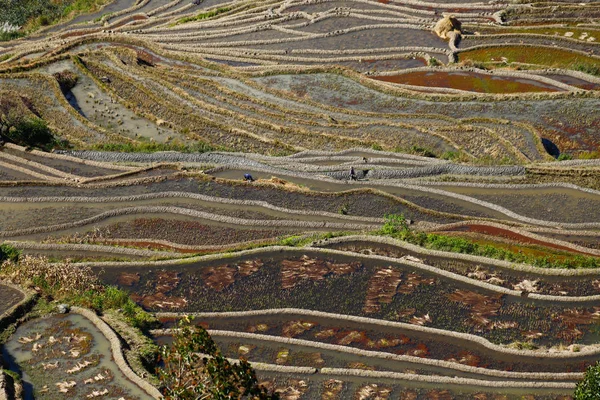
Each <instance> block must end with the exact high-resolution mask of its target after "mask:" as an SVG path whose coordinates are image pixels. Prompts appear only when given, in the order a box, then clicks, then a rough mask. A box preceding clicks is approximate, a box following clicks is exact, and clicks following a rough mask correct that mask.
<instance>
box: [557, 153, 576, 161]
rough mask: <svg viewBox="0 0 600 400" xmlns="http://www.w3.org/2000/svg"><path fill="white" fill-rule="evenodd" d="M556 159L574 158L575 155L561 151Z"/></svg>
mask: <svg viewBox="0 0 600 400" xmlns="http://www.w3.org/2000/svg"><path fill="white" fill-rule="evenodd" d="M556 159H557V160H558V161H566V160H572V159H573V156H572V155H570V154H567V153H561V154H560V155H559V156H558V157H557V158H556Z"/></svg>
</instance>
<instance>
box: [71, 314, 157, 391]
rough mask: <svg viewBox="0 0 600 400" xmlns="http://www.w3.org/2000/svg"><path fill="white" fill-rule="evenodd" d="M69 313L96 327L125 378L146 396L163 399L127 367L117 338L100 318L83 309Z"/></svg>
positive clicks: (153, 388) (154, 389)
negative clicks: (107, 342) (88, 321)
mask: <svg viewBox="0 0 600 400" xmlns="http://www.w3.org/2000/svg"><path fill="white" fill-rule="evenodd" d="M71 312H74V313H77V314H79V315H82V316H84V317H85V318H87V319H89V320H90V321H91V322H92V323H93V324H94V325H95V326H96V328H98V330H100V332H102V334H103V335H104V336H105V337H106V339H107V340H108V341H109V342H110V347H111V352H112V356H113V359H114V360H115V363H116V364H117V366H118V367H119V369H120V370H121V372H122V373H123V374H124V375H125V376H126V377H127V379H129V380H130V381H132V382H133V383H135V384H136V385H138V386H139V387H140V388H142V389H143V390H144V391H145V392H146V393H148V395H150V396H152V398H154V399H162V398H163V396H162V395H161V394H160V392H159V391H158V389H156V388H155V387H154V386H152V385H151V384H150V383H148V382H146V381H145V380H143V379H142V378H140V377H139V376H137V375H136V374H135V372H133V370H132V369H131V367H129V365H128V364H127V361H125V357H124V356H123V347H122V343H121V341H120V339H119V337H118V336H117V335H116V333H115V332H114V331H113V330H112V329H111V328H110V326H108V324H107V323H106V322H104V321H102V319H100V317H98V316H97V315H96V314H95V313H94V312H93V311H90V310H88V309H85V308H81V307H71Z"/></svg>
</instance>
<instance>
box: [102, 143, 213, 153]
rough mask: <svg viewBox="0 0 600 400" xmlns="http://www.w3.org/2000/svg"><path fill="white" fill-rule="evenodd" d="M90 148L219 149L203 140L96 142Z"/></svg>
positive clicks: (127, 150) (130, 150)
mask: <svg viewBox="0 0 600 400" xmlns="http://www.w3.org/2000/svg"><path fill="white" fill-rule="evenodd" d="M92 150H98V151H116V152H120V153H155V152H157V151H179V152H182V153H206V152H208V151H215V150H221V149H219V148H217V147H214V146H211V145H209V144H208V143H205V142H196V143H194V144H183V143H177V142H175V143H156V142H135V143H98V144H95V145H94V146H92Z"/></svg>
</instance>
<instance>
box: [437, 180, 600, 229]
mask: <svg viewBox="0 0 600 400" xmlns="http://www.w3.org/2000/svg"><path fill="white" fill-rule="evenodd" d="M440 189H443V190H447V191H451V192H454V193H460V194H465V195H468V196H471V197H474V198H477V199H480V200H484V201H488V202H491V203H494V204H498V205H501V206H503V207H506V208H508V209H510V210H513V211H515V212H518V213H520V214H524V215H527V216H529V217H532V218H539V219H546V220H550V221H557V222H558V221H564V222H575V223H577V222H594V221H600V212H598V210H600V208H599V207H600V194H598V193H590V192H585V191H582V190H576V189H570V188H565V187H548V188H544V187H539V188H522V189H519V188H516V189H512V188H501V187H499V188H495V189H492V188H489V189H484V188H476V187H459V186H444V187H440ZM517 210H518V211H517Z"/></svg>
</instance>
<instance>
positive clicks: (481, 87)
mask: <svg viewBox="0 0 600 400" xmlns="http://www.w3.org/2000/svg"><path fill="white" fill-rule="evenodd" d="M373 79H377V80H380V81H384V82H391V83H401V84H403V85H414V86H427V87H446V88H452V89H459V90H467V91H471V92H480V93H520V92H552V91H560V90H561V89H559V88H557V87H555V86H552V85H549V84H546V83H542V82H536V81H534V80H528V79H519V78H509V77H503V76H492V75H485V74H478V73H474V72H463V71H457V72H428V71H423V72H407V73H405V74H401V75H381V76H375V77H373Z"/></svg>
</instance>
